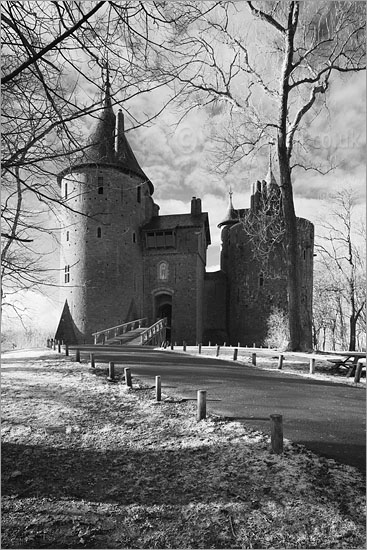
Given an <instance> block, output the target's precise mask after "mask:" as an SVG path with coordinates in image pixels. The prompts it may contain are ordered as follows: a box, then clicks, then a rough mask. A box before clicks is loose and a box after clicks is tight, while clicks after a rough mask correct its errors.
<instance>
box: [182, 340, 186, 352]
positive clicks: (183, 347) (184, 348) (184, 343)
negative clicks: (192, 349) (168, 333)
mask: <svg viewBox="0 0 367 550" xmlns="http://www.w3.org/2000/svg"><path fill="white" fill-rule="evenodd" d="M182 349H183V351H186V342H185V341H183V346H182Z"/></svg>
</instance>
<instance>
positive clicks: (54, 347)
mask: <svg viewBox="0 0 367 550" xmlns="http://www.w3.org/2000/svg"><path fill="white" fill-rule="evenodd" d="M52 344H53V345H52V347H53V350H54V351H55V350H56V340H53V341H52Z"/></svg>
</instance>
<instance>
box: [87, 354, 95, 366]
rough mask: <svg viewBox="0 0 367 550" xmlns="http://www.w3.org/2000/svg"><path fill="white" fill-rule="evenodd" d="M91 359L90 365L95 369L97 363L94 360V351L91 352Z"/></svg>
mask: <svg viewBox="0 0 367 550" xmlns="http://www.w3.org/2000/svg"><path fill="white" fill-rule="evenodd" d="M89 359H90V366H91V367H92V369H95V368H96V364H95V361H94V353H91V354H90V356H89Z"/></svg>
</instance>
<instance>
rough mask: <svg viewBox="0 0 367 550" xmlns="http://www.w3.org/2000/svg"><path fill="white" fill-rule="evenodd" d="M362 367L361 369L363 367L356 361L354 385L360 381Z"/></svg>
mask: <svg viewBox="0 0 367 550" xmlns="http://www.w3.org/2000/svg"><path fill="white" fill-rule="evenodd" d="M362 367H363V365H362V363H361V361H358V363H357V366H356V373H355V375H354V382H355V383H356V384H357V382H359V381H360V379H361V373H362Z"/></svg>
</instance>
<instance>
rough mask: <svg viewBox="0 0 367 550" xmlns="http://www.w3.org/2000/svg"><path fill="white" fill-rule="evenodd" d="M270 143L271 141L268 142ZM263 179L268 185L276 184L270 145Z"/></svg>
mask: <svg viewBox="0 0 367 550" xmlns="http://www.w3.org/2000/svg"><path fill="white" fill-rule="evenodd" d="M270 145H272V143H270ZM265 181H266V183H267V184H268V185H270V186H272V185H278V184H277V180H276V179H275V176H274V174H273V167H272V162H271V147H269V169H268V173H267V174H266V176H265Z"/></svg>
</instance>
